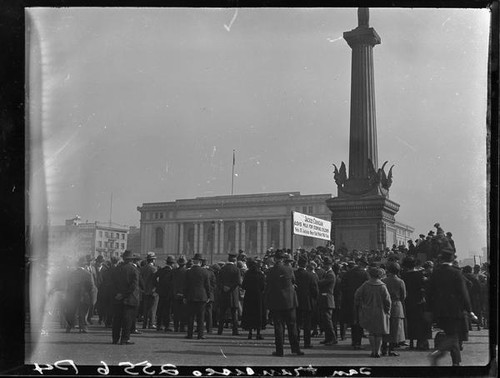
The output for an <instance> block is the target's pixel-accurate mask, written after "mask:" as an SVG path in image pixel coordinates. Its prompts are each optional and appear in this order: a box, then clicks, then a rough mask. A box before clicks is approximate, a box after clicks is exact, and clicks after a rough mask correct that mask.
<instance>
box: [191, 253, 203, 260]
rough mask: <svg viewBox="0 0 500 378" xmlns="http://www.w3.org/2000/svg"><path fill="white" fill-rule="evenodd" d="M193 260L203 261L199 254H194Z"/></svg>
mask: <svg viewBox="0 0 500 378" xmlns="http://www.w3.org/2000/svg"><path fill="white" fill-rule="evenodd" d="M193 260H203V256H202V255H201V253H195V254H194V256H193Z"/></svg>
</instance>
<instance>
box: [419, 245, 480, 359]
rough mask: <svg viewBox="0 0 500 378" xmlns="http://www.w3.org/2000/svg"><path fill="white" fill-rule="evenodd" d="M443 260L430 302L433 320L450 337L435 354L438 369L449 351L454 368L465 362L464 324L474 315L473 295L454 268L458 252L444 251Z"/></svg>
mask: <svg viewBox="0 0 500 378" xmlns="http://www.w3.org/2000/svg"><path fill="white" fill-rule="evenodd" d="M439 260H440V262H441V264H440V265H439V266H438V267H437V268H436V269H435V270H434V272H433V273H432V275H431V278H430V282H429V292H428V293H427V299H428V303H429V309H430V311H431V312H432V317H433V319H434V320H435V321H436V322H437V325H438V327H439V328H441V329H442V330H443V331H444V333H445V335H446V336H445V338H444V340H443V341H442V342H441V343H439V345H438V349H437V350H436V351H434V352H433V353H431V355H430V359H431V365H433V366H435V365H436V364H437V361H438V360H439V359H440V358H442V357H443V356H444V355H445V353H446V351H449V352H450V354H451V361H452V364H453V366H459V365H460V363H461V359H462V358H461V355H460V347H459V334H460V329H461V327H462V324H463V322H464V311H465V312H467V313H469V314H470V313H471V304H470V299H469V293H468V292H467V287H466V284H465V279H464V277H463V275H462V273H461V272H460V270H458V269H456V268H454V267H453V266H452V262H453V261H454V260H455V254H454V251H453V250H452V249H451V248H450V249H448V250H441V253H440V255H439Z"/></svg>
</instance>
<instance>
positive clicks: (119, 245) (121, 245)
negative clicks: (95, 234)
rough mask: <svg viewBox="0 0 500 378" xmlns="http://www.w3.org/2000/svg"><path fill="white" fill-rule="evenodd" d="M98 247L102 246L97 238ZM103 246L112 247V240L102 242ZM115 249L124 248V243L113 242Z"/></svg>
mask: <svg viewBox="0 0 500 378" xmlns="http://www.w3.org/2000/svg"><path fill="white" fill-rule="evenodd" d="M98 245H99V248H102V246H103V242H102V241H100V240H99V242H98ZM104 248H113V242H104ZM114 248H115V249H118V248H120V249H125V243H114Z"/></svg>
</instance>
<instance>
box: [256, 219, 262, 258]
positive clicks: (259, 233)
mask: <svg viewBox="0 0 500 378" xmlns="http://www.w3.org/2000/svg"><path fill="white" fill-rule="evenodd" d="M261 253H262V231H261V221H260V220H258V221H257V255H260V254H261Z"/></svg>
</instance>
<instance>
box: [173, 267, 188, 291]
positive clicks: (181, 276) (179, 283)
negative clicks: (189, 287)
mask: <svg viewBox="0 0 500 378" xmlns="http://www.w3.org/2000/svg"><path fill="white" fill-rule="evenodd" d="M172 275H173V277H172V292H173V294H174V297H183V296H184V286H185V285H184V284H185V281H186V267H185V266H180V267H178V268H175V269H174V271H173V273H172Z"/></svg>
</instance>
